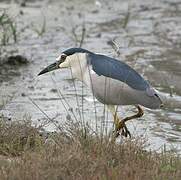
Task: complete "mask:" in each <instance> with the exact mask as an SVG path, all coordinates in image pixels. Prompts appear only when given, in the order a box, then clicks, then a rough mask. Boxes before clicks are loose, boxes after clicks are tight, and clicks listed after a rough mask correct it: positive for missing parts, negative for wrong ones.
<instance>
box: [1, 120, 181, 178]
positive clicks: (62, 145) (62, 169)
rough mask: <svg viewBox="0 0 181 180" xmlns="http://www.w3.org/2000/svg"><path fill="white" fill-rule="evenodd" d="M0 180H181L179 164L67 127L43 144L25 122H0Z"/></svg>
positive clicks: (135, 143)
mask: <svg viewBox="0 0 181 180" xmlns="http://www.w3.org/2000/svg"><path fill="white" fill-rule="evenodd" d="M0 154H1V156H0V179H1V180H4V179H21V180H23V179H26V180H29V179H30V180H32V179H33V180H41V179H42V180H44V179H51V180H54V179H60V180H61V179H66V180H67V179H82V180H83V179H101V180H102V179H130V180H133V179H164V180H165V179H174V180H176V179H180V177H181V159H180V158H179V156H178V155H176V154H174V153H171V152H169V153H168V152H163V153H156V152H148V151H145V150H144V143H143V141H142V140H126V141H125V142H123V143H122V144H116V143H113V142H112V141H110V138H108V137H103V136H96V135H94V134H92V133H91V131H90V129H89V127H88V126H87V127H84V128H81V126H80V125H79V124H77V123H72V122H70V123H68V125H66V127H64V130H60V132H58V133H53V134H51V135H49V137H48V139H46V138H45V137H44V136H42V134H40V132H39V131H38V129H36V128H34V127H32V126H31V124H30V123H27V122H25V123H17V122H16V123H5V122H4V121H1V123H0Z"/></svg>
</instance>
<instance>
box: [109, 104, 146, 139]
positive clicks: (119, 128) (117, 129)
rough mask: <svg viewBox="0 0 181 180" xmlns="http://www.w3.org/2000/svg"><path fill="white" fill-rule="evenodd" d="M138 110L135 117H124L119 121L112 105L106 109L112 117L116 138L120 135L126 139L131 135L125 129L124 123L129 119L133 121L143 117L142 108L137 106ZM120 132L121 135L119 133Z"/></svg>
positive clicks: (115, 109)
mask: <svg viewBox="0 0 181 180" xmlns="http://www.w3.org/2000/svg"><path fill="white" fill-rule="evenodd" d="M136 107H137V109H138V112H137V113H136V114H135V115H132V116H129V117H126V118H124V119H122V120H120V119H119V117H118V116H117V107H115V106H114V105H108V109H109V110H110V112H111V113H112V115H113V117H114V124H115V132H116V135H115V136H116V137H118V136H119V135H120V134H121V135H123V136H125V137H127V136H129V137H131V133H130V132H129V130H128V128H127V127H126V124H125V122H126V121H128V120H131V119H135V118H138V117H141V116H143V110H142V108H141V107H140V106H139V105H137V106H136ZM120 131H121V133H120Z"/></svg>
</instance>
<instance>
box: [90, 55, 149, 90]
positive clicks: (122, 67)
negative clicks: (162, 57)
mask: <svg viewBox="0 0 181 180" xmlns="http://www.w3.org/2000/svg"><path fill="white" fill-rule="evenodd" d="M89 64H91V65H92V69H93V71H94V72H95V73H96V74H98V75H99V76H101V75H103V76H106V77H109V78H112V79H116V80H119V81H122V82H124V83H126V84H127V85H128V86H130V87H131V88H133V89H136V90H142V91H143V90H146V89H147V88H149V84H148V82H147V81H145V80H144V79H143V77H142V76H141V75H140V74H138V73H137V72H136V71H135V70H134V69H132V68H131V67H130V66H128V65H127V64H125V63H124V62H121V61H119V60H116V59H114V58H110V57H107V56H104V55H99V54H89Z"/></svg>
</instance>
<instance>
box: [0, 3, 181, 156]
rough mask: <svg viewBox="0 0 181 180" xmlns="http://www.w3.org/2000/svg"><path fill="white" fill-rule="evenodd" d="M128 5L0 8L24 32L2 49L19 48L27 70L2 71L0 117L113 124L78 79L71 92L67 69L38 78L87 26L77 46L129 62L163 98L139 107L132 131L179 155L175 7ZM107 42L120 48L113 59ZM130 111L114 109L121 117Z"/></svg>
mask: <svg viewBox="0 0 181 180" xmlns="http://www.w3.org/2000/svg"><path fill="white" fill-rule="evenodd" d="M129 2H130V3H128V2H127V1H123V0H122V1H119V0H117V1H116V0H115V1H113V2H112V1H111V2H109V1H103V0H102V1H86V0H84V1H81V0H76V1H66V3H65V1H62V2H61V1H60V2H59V1H58V2H57V1H53V0H52V1H49V2H48V1H43V2H39V1H37V2H33V3H31V2H28V3H27V4H26V7H20V6H19V5H18V4H14V3H11V4H8V3H7V4H6V3H0V10H2V9H4V8H6V9H7V11H8V12H9V13H10V14H11V16H13V17H15V18H16V20H17V22H18V23H17V25H18V30H19V31H20V30H21V29H24V31H23V32H21V33H20V35H19V41H18V44H15V45H14V44H13V45H9V46H7V47H6V49H9V50H12V49H13V50H18V52H19V54H23V55H25V56H26V57H27V58H28V59H29V61H30V63H29V65H28V66H23V67H21V68H10V69H9V70H7V72H4V73H1V74H0V83H1V84H0V87H1V88H0V95H1V97H2V98H3V100H4V101H5V103H4V107H3V109H2V110H1V114H2V115H4V116H5V117H8V119H11V120H13V119H23V118H24V117H25V116H30V117H31V119H32V120H33V122H34V123H40V122H43V121H45V120H46V119H47V118H46V117H45V114H43V113H42V112H41V110H43V111H44V112H45V113H46V115H48V116H49V117H50V118H54V117H55V119H54V120H55V121H58V122H57V123H60V122H62V123H63V122H65V121H66V119H67V118H70V117H69V115H71V117H72V118H74V116H73V114H72V111H73V113H74V114H75V115H76V117H77V119H79V120H80V119H81V120H86V121H88V122H90V124H91V125H92V126H93V128H95V127H96V125H95V124H96V122H97V126H98V127H102V126H104V125H106V126H108V127H112V117H111V115H110V114H109V113H107V112H105V107H104V106H103V105H102V104H100V103H99V102H97V101H96V102H94V100H93V97H92V95H91V93H90V91H89V90H88V89H87V88H86V87H84V86H83V87H82V84H81V83H80V82H77V81H76V82H75V86H76V91H75V87H74V81H73V80H72V78H71V73H70V71H68V70H62V71H56V72H53V73H50V74H46V75H44V76H40V77H37V74H38V73H39V71H40V70H42V69H43V68H44V67H45V66H47V65H48V64H50V63H52V62H54V61H55V58H56V57H57V56H58V55H59V53H60V52H61V51H63V50H65V49H67V48H70V47H74V46H76V45H77V42H76V40H75V39H76V37H75V36H74V35H73V33H72V31H73V30H75V32H76V33H77V36H78V39H81V31H82V24H83V23H85V28H86V36H85V40H84V43H83V46H82V47H83V48H86V49H89V50H91V51H94V52H99V53H103V54H106V55H109V56H112V57H117V58H119V59H121V60H122V61H124V62H126V63H128V64H129V65H131V66H132V67H133V68H135V69H136V70H137V71H138V72H139V73H141V74H142V75H143V76H144V77H145V78H146V79H148V80H149V81H150V83H151V84H152V85H153V86H154V87H155V88H157V89H158V90H159V92H160V94H161V95H162V98H163V99H164V103H165V107H164V108H163V109H160V110H149V109H145V115H144V116H143V117H142V118H139V119H138V120H133V121H131V122H128V123H127V124H128V127H129V128H130V131H131V132H132V134H133V135H135V136H136V135H140V136H146V137H147V138H148V142H149V143H150V147H151V148H153V149H156V150H159V148H160V147H162V146H163V145H164V144H166V145H167V146H168V147H171V148H173V147H174V148H176V149H177V150H178V151H180V152H181V108H180V107H181V81H180V77H181V60H180V59H181V53H180V47H181V21H180V18H181V2H180V1H178V0H177V1H172V0H167V1H164V0H160V1H157V2H155V1H154V0H149V1H148V0H147V1H144V2H143V1H141V0H137V1H129ZM20 12H21V13H20ZM22 12H23V13H22ZM44 20H45V22H46V31H45V33H44V34H43V35H42V36H41V37H40V36H38V34H37V33H36V30H35V29H39V30H40V29H41V27H42V24H43V21H44ZM111 40H114V41H115V42H116V44H118V46H119V47H120V48H119V52H120V56H119V57H118V55H117V53H116V52H115V51H114V50H113V48H112V43H111ZM57 90H58V91H57ZM62 95H63V97H64V98H65V99H66V102H65V101H64V98H62ZM2 98H1V99H2ZM77 99H78V103H77ZM32 101H33V102H34V103H36V105H38V107H39V108H41V110H40V109H38V108H37V107H36V105H35V104H33V103H32ZM66 103H68V104H69V105H68V106H67V104H66ZM64 106H66V108H65V107H64ZM95 107H96V108H95ZM95 109H96V112H95ZM82 111H83V112H84V113H83V115H82ZM79 112H81V113H79ZM132 113H134V108H133V107H132V106H127V107H119V115H120V117H123V116H126V115H130V114H132ZM68 114H69V115H68ZM79 116H80V117H79ZM95 119H96V120H95ZM46 129H47V130H55V125H53V124H52V123H49V124H48V125H47V126H46Z"/></svg>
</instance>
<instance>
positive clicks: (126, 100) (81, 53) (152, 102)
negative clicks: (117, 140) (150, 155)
mask: <svg viewBox="0 0 181 180" xmlns="http://www.w3.org/2000/svg"><path fill="white" fill-rule="evenodd" d="M56 60H57V61H56V62H55V63H53V64H51V65H49V66H48V67H46V68H45V69H43V70H42V71H41V72H40V73H39V74H38V75H41V74H44V73H47V72H50V71H53V70H55V69H62V68H71V71H72V76H73V78H76V79H78V80H80V81H82V82H83V83H84V84H86V85H87V86H88V87H89V88H90V89H91V90H92V93H93V95H94V96H95V97H96V98H97V99H98V100H99V101H100V102H101V103H103V104H106V105H108V109H109V110H110V111H111V112H112V114H113V117H114V123H115V131H116V136H118V135H119V134H121V135H124V136H126V137H127V136H128V135H129V136H130V132H129V131H128V129H127V127H126V125H125V122H126V121H128V120H130V119H134V118H138V117H141V116H142V115H143V110H142V108H141V107H140V105H142V106H145V107H147V108H151V109H156V108H160V106H161V105H162V101H161V99H160V97H159V95H158V94H157V92H156V91H155V90H154V89H153V88H152V87H151V85H150V84H149V83H148V82H147V81H146V80H144V79H143V77H142V76H141V75H140V74H138V73H137V72H136V71H135V70H134V69H132V68H131V67H130V66H128V65H127V64H125V63H124V62H121V61H119V60H116V59H114V58H111V57H107V56H105V55H101V54H95V53H93V52H90V51H88V50H86V49H82V48H71V49H68V50H66V51H64V52H62V53H61V55H60V56H59V57H58V58H57V59H56ZM117 105H135V106H136V107H137V109H138V113H137V114H135V115H133V116H130V117H126V118H124V119H122V120H119V118H118V116H117V109H116V108H115V107H117Z"/></svg>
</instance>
